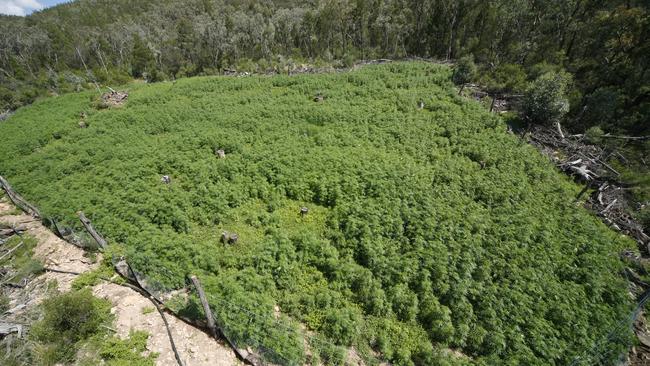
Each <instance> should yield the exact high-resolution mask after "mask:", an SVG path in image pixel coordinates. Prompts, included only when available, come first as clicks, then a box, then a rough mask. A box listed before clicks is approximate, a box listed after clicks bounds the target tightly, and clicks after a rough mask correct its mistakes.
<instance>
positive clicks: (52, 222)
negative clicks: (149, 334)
mask: <svg viewBox="0 0 650 366" xmlns="http://www.w3.org/2000/svg"><path fill="white" fill-rule="evenodd" d="M0 188H4V189H5V191H7V194H8V195H9V197H10V198H11V199H12V201H13V202H14V203H15V204H16V205H17V206H18V207H19V208H21V209H23V210H24V211H26V212H28V213H30V214H32V215H33V216H34V217H37V218H40V219H41V220H42V221H43V224H44V225H45V226H47V227H49V228H50V229H52V230H53V231H54V233H55V234H56V235H57V236H59V237H60V238H62V239H63V240H65V241H67V242H69V243H71V244H73V245H75V246H79V247H81V248H84V249H97V246H96V245H95V244H94V243H93V240H92V238H91V237H90V235H88V234H87V233H85V232H83V231H76V230H75V229H73V228H71V227H64V226H62V225H61V224H60V223H59V222H57V220H56V219H54V218H51V217H43V216H41V214H40V212H39V211H38V209H37V208H36V207H35V206H32V205H30V204H29V203H27V202H26V201H24V200H23V199H22V197H20V196H19V195H18V197H17V199H16V197H14V195H16V194H15V192H13V191H11V187H10V186H9V184H8V183H7V182H6V180H4V179H3V178H2V177H0ZM7 188H8V189H7ZM12 193H13V195H12ZM30 211H33V212H30ZM159 269H160V271H162V272H163V273H161V274H163V275H166V276H170V275H171V273H172V271H170V270H169V269H168V268H164V267H162V268H159ZM132 270H133V272H134V274H137V275H136V277H140V278H141V279H142V280H143V281H140V279H138V278H136V280H137V282H141V283H138V285H140V287H142V288H143V289H144V290H145V291H147V292H148V293H150V294H151V295H152V296H154V297H155V298H156V299H158V300H159V301H160V302H163V301H162V300H161V296H160V294H161V290H163V289H162V287H161V286H153V287H152V286H149V285H147V283H149V284H155V283H156V282H155V281H148V280H147V279H146V278H145V276H143V274H142V273H140V272H136V271H135V270H134V269H133V268H132ZM154 287H155V289H154ZM163 291H164V290H163ZM208 298H209V301H210V302H211V304H210V305H211V308H212V309H215V308H216V309H223V308H226V309H228V310H227V311H225V312H224V311H218V312H217V313H216V314H222V315H220V316H219V315H216V314H213V317H214V320H215V322H217V324H218V325H219V327H220V329H221V331H222V332H223V333H224V336H226V337H227V338H228V339H229V340H230V342H231V343H232V344H233V345H234V346H235V347H237V348H239V349H244V350H253V351H254V353H255V354H256V355H258V356H259V364H261V365H275V364H279V365H287V366H294V365H299V364H301V362H304V360H302V358H301V359H299V360H298V359H296V358H295V357H294V358H292V357H289V356H287V355H285V354H284V353H283V351H282V350H280V349H276V348H275V347H273V346H269V345H268V344H267V343H266V342H265V341H264V339H261V338H262V337H260V336H256V335H255V334H254V333H253V332H250V330H249V329H252V328H250V327H244V331H243V332H241V331H240V332H235V331H234V330H232V329H230V328H229V327H228V324H229V322H232V321H238V320H240V319H244V318H246V319H247V322H248V324H247V326H250V325H251V324H253V323H256V324H257V325H258V327H256V328H255V329H257V330H262V331H263V332H267V334H266V337H263V338H267V339H268V338H269V337H272V334H271V332H270V331H271V330H276V331H277V330H281V331H283V332H285V333H286V335H288V336H293V337H295V339H298V340H301V341H302V344H303V345H304V348H303V351H304V354H307V353H312V352H311V351H312V350H308V349H307V348H311V347H314V346H316V347H326V348H328V349H330V350H338V351H339V352H340V353H341V354H343V355H344V356H343V357H344V358H347V352H348V350H347V348H346V347H343V346H341V345H337V344H335V343H334V342H331V341H329V340H327V339H326V338H324V337H322V336H320V335H318V334H315V333H310V332H308V331H306V330H299V329H298V328H297V327H291V326H289V325H287V324H286V323H285V322H282V321H280V319H278V318H276V317H274V316H273V314H259V313H256V312H254V311H252V310H250V309H246V308H245V307H242V306H241V305H238V304H236V303H233V302H231V301H228V300H225V299H223V298H218V297H216V296H214V295H211V294H208ZM648 300H650V289H649V290H647V291H645V292H644V293H643V294H642V295H641V296H640V297H639V300H638V301H637V305H636V307H635V309H634V310H633V311H632V312H631V313H630V314H629V315H628V316H627V317H626V318H624V319H622V320H621V321H619V322H618V323H617V324H616V325H615V326H614V328H613V329H612V330H611V331H610V332H609V333H608V334H607V335H606V336H604V337H603V338H601V339H600V340H597V341H595V342H594V344H593V345H592V346H591V347H590V348H589V349H587V350H586V351H585V352H583V353H582V354H580V355H579V356H576V357H575V358H574V359H573V361H572V362H571V364H570V366H583V365H590V366H591V365H606V364H608V363H609V364H611V363H612V362H613V360H614V358H615V357H618V358H619V359H621V358H622V357H623V356H624V355H623V354H622V353H621V352H622V349H621V346H622V345H624V344H625V345H627V344H629V335H630V331H631V328H632V327H633V326H634V322H635V321H636V319H637V317H638V316H639V313H640V312H641V311H642V310H643V308H644V306H645V304H646V303H647V302H648ZM163 303H164V302H163ZM217 306H218V307H217ZM238 313H239V314H240V315H242V314H243V315H245V316H244V317H241V316H238V315H237V314H238ZM308 351H309V352H308ZM366 358H368V359H367V361H370V363H371V364H380V363H381V364H382V365H388V366H390V363H388V362H386V361H385V360H382V359H380V358H377V357H375V356H367V357H366ZM341 361H345V360H341Z"/></svg>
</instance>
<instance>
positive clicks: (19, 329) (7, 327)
mask: <svg viewBox="0 0 650 366" xmlns="http://www.w3.org/2000/svg"><path fill="white" fill-rule="evenodd" d="M12 333H18V338H22V337H23V326H22V324H15V323H0V335H1V336H6V335H9V334H12Z"/></svg>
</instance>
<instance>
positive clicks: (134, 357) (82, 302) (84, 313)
mask: <svg viewBox="0 0 650 366" xmlns="http://www.w3.org/2000/svg"><path fill="white" fill-rule="evenodd" d="M110 307H111V304H110V302H108V301H107V300H101V299H98V298H96V297H94V296H93V295H92V293H91V291H90V289H82V290H73V291H72V292H68V293H63V294H55V295H53V296H51V297H49V298H47V299H45V300H44V301H43V303H42V304H41V305H40V306H39V313H40V314H42V316H41V319H40V320H39V321H38V322H36V323H34V324H33V326H32V327H31V329H30V335H29V337H30V340H31V341H32V342H30V343H29V347H27V348H25V350H24V352H22V353H20V354H19V355H18V356H19V358H18V357H16V356H14V357H16V358H15V359H14V358H10V359H9V364H12V365H13V364H14V363H15V364H16V365H20V364H25V362H28V363H29V364H38V365H44V366H46V365H55V364H56V365H60V364H65V365H71V364H75V365H81V366H84V365H88V366H91V365H98V364H102V365H108V366H126V365H130V366H153V364H154V360H155V358H156V357H157V354H156V353H148V354H147V355H146V356H143V353H144V352H145V351H147V339H148V337H149V335H148V334H147V333H145V332H142V331H134V332H131V334H129V337H128V338H126V339H120V338H118V337H116V336H114V335H113V334H112V333H111V332H109V330H110V325H111V321H112V319H113V316H112V315H111V313H110ZM21 360H22V362H21Z"/></svg>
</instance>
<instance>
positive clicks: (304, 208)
mask: <svg viewBox="0 0 650 366" xmlns="http://www.w3.org/2000/svg"><path fill="white" fill-rule="evenodd" d="M308 213H309V209H308V208H307V207H300V216H303V217H304V216H305V215H306V214H308Z"/></svg>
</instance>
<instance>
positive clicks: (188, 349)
mask: <svg viewBox="0 0 650 366" xmlns="http://www.w3.org/2000/svg"><path fill="white" fill-rule="evenodd" d="M0 223H3V224H7V225H10V226H12V227H19V226H20V227H23V228H24V229H25V231H24V234H26V235H30V236H33V237H35V238H36V239H37V240H38V244H37V245H36V247H35V248H34V257H35V258H37V259H39V260H40V261H42V263H43V264H44V266H45V268H48V269H55V270H61V271H68V272H77V273H84V272H88V271H91V270H93V269H95V268H97V267H98V266H99V261H101V256H100V255H98V256H97V259H96V260H91V259H90V258H88V256H86V255H85V253H84V251H83V250H82V249H80V248H77V247H75V246H73V245H71V244H69V243H66V242H65V241H63V240H61V239H59V238H58V237H57V236H55V235H54V234H53V233H52V232H50V231H49V230H48V229H47V228H46V227H44V226H43V225H42V224H41V223H40V221H38V220H34V218H32V217H31V216H28V215H25V214H22V213H17V211H16V209H15V208H14V206H13V205H12V204H11V203H10V202H8V200H7V199H6V197H4V196H0ZM75 278H76V275H73V274H67V273H60V272H53V271H46V272H45V273H44V274H42V275H39V276H37V277H35V278H33V279H31V280H30V281H29V282H28V283H26V284H25V286H24V287H23V288H16V289H12V290H11V291H10V293H9V298H10V299H11V302H10V304H9V309H10V310H9V311H8V312H6V313H5V314H3V315H0V319H3V321H6V322H15V323H24V321H25V319H26V318H25V316H24V315H25V314H27V313H28V312H29V311H30V310H33V309H34V308H35V307H36V306H38V304H39V303H40V302H41V301H42V300H43V299H44V298H45V296H47V286H48V285H47V284H48V283H51V280H56V284H57V288H58V290H59V291H60V292H67V291H70V289H71V285H72V282H73V281H74V279H75ZM93 293H94V294H95V296H97V297H100V298H105V299H108V300H109V301H111V303H112V304H113V307H112V309H111V313H113V314H114V315H115V331H116V334H117V336H119V337H121V338H126V337H127V336H128V334H129V332H130V331H131V330H143V331H146V332H147V333H149V334H150V337H149V340H148V342H147V350H148V352H156V353H158V354H159V356H158V357H157V359H156V365H158V366H168V365H169V366H175V365H177V363H176V360H175V358H174V353H173V351H172V349H171V346H170V341H169V337H168V335H167V331H166V329H165V325H164V323H163V320H162V318H161V317H160V314H158V312H157V311H155V308H154V307H153V305H152V303H151V301H150V300H149V299H147V298H146V297H144V296H142V295H141V294H140V293H138V292H136V291H134V290H132V289H130V288H126V287H123V286H119V285H116V284H113V283H110V282H103V283H101V284H99V285H96V286H95V287H93ZM167 320H168V322H169V326H170V329H171V333H172V336H173V338H174V342H175V343H176V347H177V349H178V351H179V353H180V356H181V359H182V360H183V362H184V363H185V365H188V366H190V365H191V366H194V365H197V366H231V365H242V363H241V362H240V361H239V360H237V358H236V357H235V354H234V353H233V351H232V350H231V349H230V348H229V347H227V346H224V345H222V344H220V343H219V342H218V341H217V340H215V339H213V338H211V337H209V336H208V335H207V334H206V333H204V332H203V331H201V330H199V329H197V328H194V327H192V326H191V325H188V324H187V323H185V322H183V321H181V320H180V319H177V318H175V317H173V316H171V315H168V316H167ZM28 327H29V325H27V327H26V329H28Z"/></svg>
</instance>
